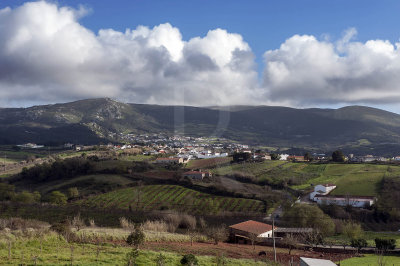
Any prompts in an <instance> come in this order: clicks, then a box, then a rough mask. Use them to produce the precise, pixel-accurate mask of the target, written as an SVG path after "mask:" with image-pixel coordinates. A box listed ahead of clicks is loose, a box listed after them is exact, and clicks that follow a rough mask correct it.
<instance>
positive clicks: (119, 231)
mask: <svg viewBox="0 0 400 266" xmlns="http://www.w3.org/2000/svg"><path fill="white" fill-rule="evenodd" d="M76 233H77V234H78V235H85V236H86V237H89V238H91V239H104V240H112V241H115V240H120V241H125V240H126V238H127V237H128V235H129V234H130V231H129V229H123V228H110V227H86V228H83V229H81V230H79V231H78V232H76ZM144 233H145V241H146V242H190V236H189V235H187V234H179V233H170V232H156V231H148V230H144ZM194 241H203V242H205V241H208V238H207V237H205V236H203V235H198V236H197V237H196V238H195V239H194Z"/></svg>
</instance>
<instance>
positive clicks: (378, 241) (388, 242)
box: [375, 238, 396, 251]
mask: <svg viewBox="0 0 400 266" xmlns="http://www.w3.org/2000/svg"><path fill="white" fill-rule="evenodd" d="M375 246H376V248H377V249H378V250H381V251H388V250H393V249H395V248H396V239H393V238H391V239H384V238H375Z"/></svg>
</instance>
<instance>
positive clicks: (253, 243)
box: [249, 233, 258, 250]
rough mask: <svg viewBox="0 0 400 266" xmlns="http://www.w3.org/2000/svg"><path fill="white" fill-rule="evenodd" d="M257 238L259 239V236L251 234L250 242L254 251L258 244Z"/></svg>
mask: <svg viewBox="0 0 400 266" xmlns="http://www.w3.org/2000/svg"><path fill="white" fill-rule="evenodd" d="M257 237H258V234H255V233H249V238H250V241H251V245H252V246H253V250H255V249H256V246H255V243H256V242H257Z"/></svg>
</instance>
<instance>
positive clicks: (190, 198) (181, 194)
mask: <svg viewBox="0 0 400 266" xmlns="http://www.w3.org/2000/svg"><path fill="white" fill-rule="evenodd" d="M227 200H234V204H229V205H226V204H224V203H225V202H226V201H227ZM210 201H211V202H212V203H213V204H214V205H215V206H211V207H210V206H208V205H209V204H210ZM78 204H81V205H84V206H88V207H97V208H103V207H112V208H120V209H128V208H129V206H131V207H132V208H133V209H136V208H138V209H140V210H146V211H148V210H159V209H162V208H168V209H175V210H180V211H194V212H199V211H200V212H201V211H214V209H212V208H216V209H217V210H218V211H232V212H262V211H263V210H264V203H262V202H261V201H258V200H252V199H244V198H231V197H222V196H214V195H211V194H207V193H202V192H198V191H196V190H192V189H187V188H184V187H182V186H177V185H148V186H143V187H131V188H124V189H119V190H114V191H111V192H108V193H104V194H100V195H96V196H91V197H89V198H87V199H85V200H81V201H78ZM209 208H211V210H209Z"/></svg>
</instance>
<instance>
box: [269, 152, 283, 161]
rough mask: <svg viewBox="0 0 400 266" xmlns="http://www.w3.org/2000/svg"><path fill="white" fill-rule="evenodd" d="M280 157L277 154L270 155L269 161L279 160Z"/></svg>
mask: <svg viewBox="0 0 400 266" xmlns="http://www.w3.org/2000/svg"><path fill="white" fill-rule="evenodd" d="M280 159H281V156H280V155H279V154H277V153H271V160H274V161H275V160H280Z"/></svg>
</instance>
